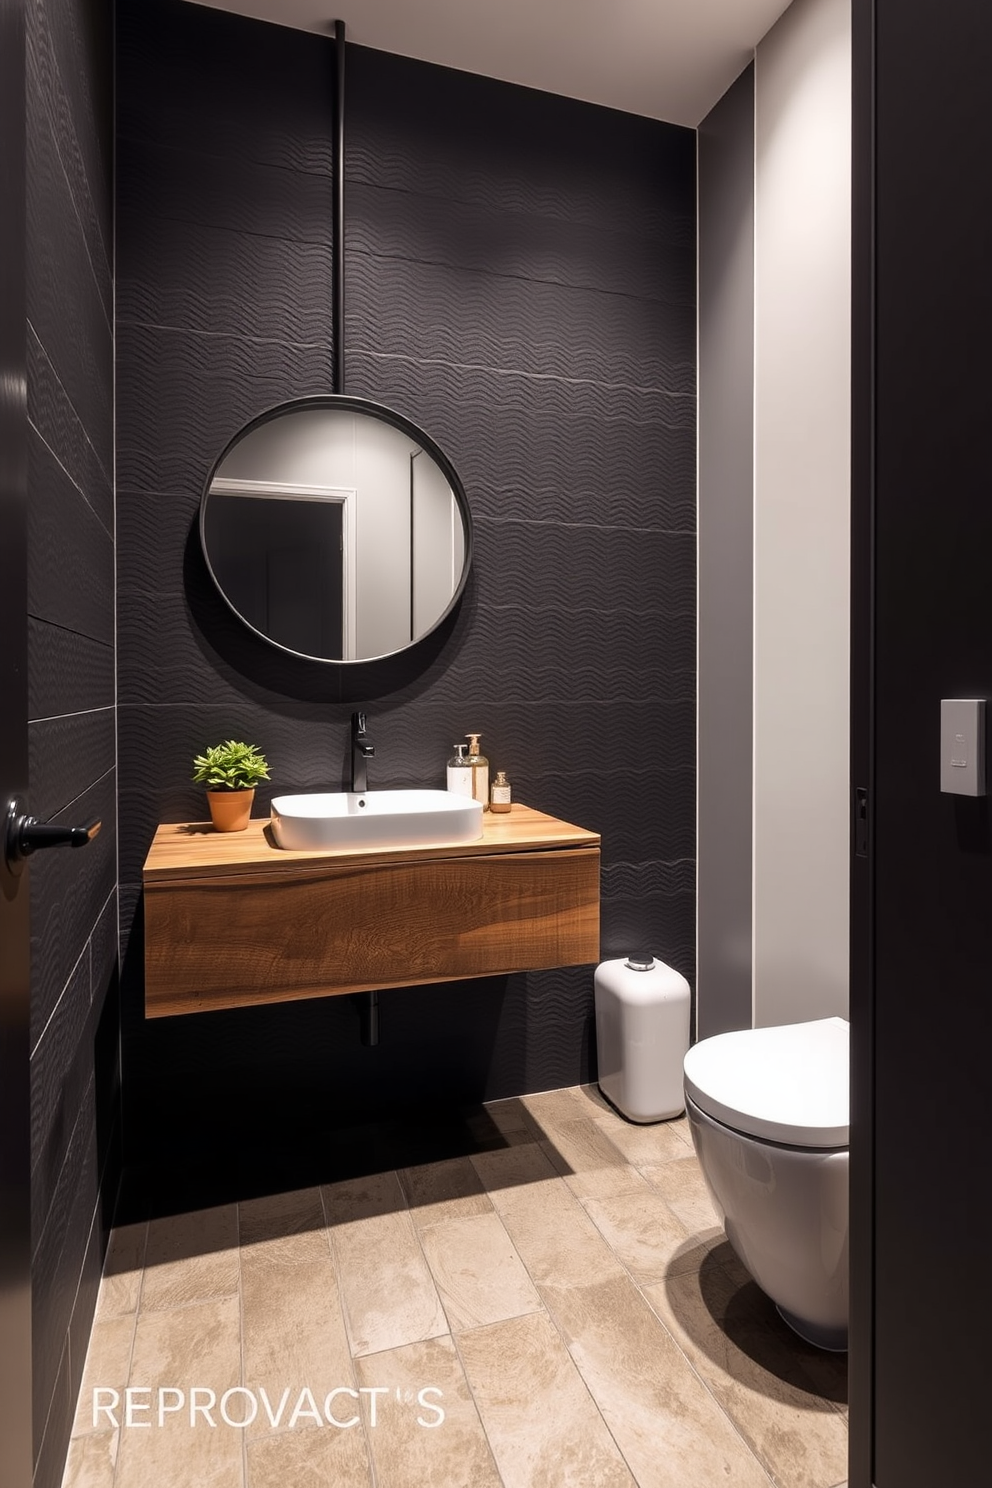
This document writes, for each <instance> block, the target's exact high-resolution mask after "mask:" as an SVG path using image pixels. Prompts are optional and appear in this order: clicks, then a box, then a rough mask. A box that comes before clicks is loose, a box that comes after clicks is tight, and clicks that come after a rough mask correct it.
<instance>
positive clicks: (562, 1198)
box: [493, 1178, 650, 1286]
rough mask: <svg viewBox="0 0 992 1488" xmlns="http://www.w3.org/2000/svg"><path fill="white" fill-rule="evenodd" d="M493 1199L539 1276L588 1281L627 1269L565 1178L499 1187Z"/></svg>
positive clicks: (536, 1277)
mask: <svg viewBox="0 0 992 1488" xmlns="http://www.w3.org/2000/svg"><path fill="white" fill-rule="evenodd" d="M648 1191H649V1192H650V1190H648ZM493 1200H494V1202H495V1203H496V1206H497V1208H498V1209H499V1212H500V1217H501V1218H502V1221H503V1225H504V1227H505V1229H506V1231H507V1234H508V1235H509V1236H510V1239H511V1240H512V1241H513V1244H514V1246H515V1248H516V1251H517V1254H518V1255H519V1256H520V1259H521V1260H522V1261H523V1263H524V1265H525V1266H526V1267H527V1270H528V1271H529V1272H530V1275H531V1277H532V1279H533V1280H534V1281H535V1282H542V1281H557V1282H559V1283H560V1284H561V1285H562V1286H582V1285H584V1284H585V1283H586V1282H588V1281H590V1280H592V1279H594V1278H597V1277H605V1276H611V1275H616V1276H619V1275H622V1273H623V1267H622V1266H621V1264H620V1262H619V1260H618V1259H617V1257H616V1256H615V1255H614V1253H613V1251H612V1250H611V1249H610V1247H609V1245H608V1244H607V1242H606V1241H605V1240H604V1239H603V1236H602V1235H601V1234H600V1232H599V1231H598V1230H597V1228H596V1226H595V1225H594V1224H593V1222H592V1220H591V1219H590V1218H589V1216H588V1214H587V1213H586V1211H585V1209H584V1208H583V1207H582V1205H581V1204H580V1202H579V1200H578V1199H577V1198H576V1197H575V1195H574V1194H573V1193H572V1191H571V1189H570V1188H569V1187H568V1185H567V1184H566V1183H565V1181H564V1179H562V1178H551V1179H545V1180H544V1181H542V1182H538V1183H534V1184H529V1185H528V1184H521V1185H520V1186H519V1187H509V1188H505V1189H497V1190H495V1191H494V1193H493Z"/></svg>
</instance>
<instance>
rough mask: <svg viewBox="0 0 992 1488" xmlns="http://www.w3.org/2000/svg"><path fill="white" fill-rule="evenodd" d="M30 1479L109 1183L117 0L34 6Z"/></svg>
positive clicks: (68, 1359)
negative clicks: (49, 840) (88, 829)
mask: <svg viewBox="0 0 992 1488" xmlns="http://www.w3.org/2000/svg"><path fill="white" fill-rule="evenodd" d="M27 16H28V30H27V79H28V88H27V151H28V195H27V308H28V326H27V343H28V344H27V352H28V414H29V439H30V445H29V471H28V478H29V487H28V491H29V509H28V510H29V518H28V521H29V526H28V610H29V622H28V623H29V656H28V672H29V675H28V684H29V707H30V720H29V730H28V732H29V750H30V797H31V800H30V804H31V810H32V811H33V812H34V814H35V815H37V816H38V817H40V818H41V819H43V820H55V821H63V822H74V821H89V820H91V819H92V818H94V817H99V818H101V819H102V821H103V830H102V832H101V834H100V836H99V837H98V838H97V839H96V840H95V842H93V843H92V844H91V845H90V846H89V847H87V848H86V849H85V851H83V852H72V853H65V852H61V853H60V852H55V853H47V854H43V855H41V856H39V857H38V858H35V859H34V860H33V861H32V865H31V961H32V989H31V992H32V1008H31V1015H32V1033H31V1044H32V1055H31V1123H32V1182H31V1189H32V1244H33V1262H32V1286H33V1313H34V1326H33V1372H34V1436H35V1457H36V1470H35V1483H36V1485H38V1488H48V1485H50V1484H52V1485H57V1484H58V1483H59V1482H60V1481H61V1477H62V1468H63V1465H64V1462H65V1453H66V1447H67V1443H68V1437H69V1431H70V1427H71V1420H72V1410H73V1407H74V1404H75V1399H76V1395H77V1392H78V1389H79V1383H80V1378H81V1374H82V1366H83V1361H84V1358H85V1352H86V1343H87V1339H88V1335H89V1328H90V1322H91V1319H92V1316H93V1309H94V1306H95V1302H96V1289H97V1285H98V1282H99V1275H100V1266H101V1263H102V1258H103V1252H104V1247H105V1236H106V1229H107V1224H108V1222H109V1218H110V1210H111V1208H112V1205H113V1201H114V1198H115V1196H116V1192H117V1186H118V1180H119V1170H120V1163H119V1156H118V1148H119V1142H120V1129H119V1128H120V1123H119V1120H118V1119H117V1111H118V1108H119V1094H120V1092H119V1071H118V1064H119V1059H118V1042H119V1039H118V1028H119V997H118V987H117V962H118V954H117V938H118V924H117V851H116V795H117V782H116V727H115V680H114V511H113V470H114V438H113V289H112V255H113V235H112V217H111V200H112V147H113V119H112V100H111V77H112V46H111V41H112V26H111V6H110V3H109V0H106V3H104V0H33V3H31V4H30V5H29V6H28V9H27Z"/></svg>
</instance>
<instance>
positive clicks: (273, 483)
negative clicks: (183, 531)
mask: <svg viewBox="0 0 992 1488" xmlns="http://www.w3.org/2000/svg"><path fill="white" fill-rule="evenodd" d="M200 538H201V541H202V543H203V552H204V555H205V557H206V560H207V567H208V568H209V570H210V574H211V576H212V578H213V581H214V583H215V584H216V585H217V588H218V589H219V590H220V592H221V594H222V595H223V597H224V599H225V600H226V601H227V603H228V604H229V605H230V607H231V609H232V610H233V611H234V613H235V614H236V615H237V616H238V617H239V618H240V619H241V620H243V621H244V623H245V624H246V625H247V626H249V627H250V628H251V629H252V630H253V631H255V632H256V634H257V635H260V636H262V637H263V638H264V639H265V640H267V641H270V642H271V643H272V645H274V646H279V647H281V649H282V650H284V651H291V652H293V654H294V655H296V656H304V657H308V658H310V659H312V660H314V661H339V662H348V661H374V660H377V659H379V658H380V657H384V656H392V655H395V653H396V652H397V651H402V650H404V649H405V648H406V647H407V646H411V645H413V643H414V642H415V641H419V640H422V639H423V637H424V636H426V635H428V634H429V633H430V632H431V631H432V630H434V629H435V627H436V626H438V625H439V624H440V623H441V621H442V620H443V619H444V617H445V616H446V615H447V614H448V612H449V611H450V610H451V609H452V607H453V606H454V604H455V603H456V602H457V600H458V598H459V596H460V595H461V592H462V590H463V589H464V587H465V581H466V579H467V577H468V570H469V564H470V562H471V557H472V518H471V515H470V513H469V509H468V503H467V501H466V499H465V492H464V490H463V488H462V484H461V481H460V480H459V479H458V476H457V474H456V473H455V470H454V468H453V466H452V465H451V462H450V461H449V460H448V459H447V458H446V456H445V455H444V454H442V452H441V450H439V449H438V447H437V445H436V444H435V443H434V441H433V440H432V439H430V438H429V437H428V436H427V435H426V434H424V433H423V432H422V430H420V429H418V428H417V427H416V425H414V424H411V423H410V422H409V420H408V419H405V418H403V417H402V415H401V414H398V413H394V412H393V411H392V410H391V409H389V408H382V407H381V406H380V405H379V404H376V403H369V402H366V401H365V400H364V399H361V398H347V397H343V396H337V395H333V396H332V395H328V396H326V397H319V398H301V399H299V400H297V401H296V402H293V403H283V404H280V406H279V407H277V408H273V409H270V410H269V411H268V412H267V413H263V414H261V415H260V416H259V417H258V418H256V419H253V420H252V422H251V423H250V424H248V425H247V426H246V427H245V428H244V429H242V430H241V432H240V433H239V434H237V435H236V436H235V438H234V439H232V440H231V443H230V444H229V445H228V446H227V448H226V449H225V450H224V452H223V454H222V455H221V457H220V459H219V460H218V461H217V463H216V465H215V466H214V469H213V471H212V472H211V475H210V477H209V479H208V481H207V485H206V489H205V491H204V494H203V499H202V501H201V503H200Z"/></svg>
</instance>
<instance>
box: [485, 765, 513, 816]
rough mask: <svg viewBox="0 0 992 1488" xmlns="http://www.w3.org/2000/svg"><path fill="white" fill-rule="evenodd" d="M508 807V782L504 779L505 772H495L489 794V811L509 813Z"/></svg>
mask: <svg viewBox="0 0 992 1488" xmlns="http://www.w3.org/2000/svg"><path fill="white" fill-rule="evenodd" d="M510 806H511V801H510V782H509V781H508V780H507V778H506V771H505V770H497V771H496V779H495V780H494V781H493V788H492V790H491V791H490V793H489V809H490V811H509V810H510Z"/></svg>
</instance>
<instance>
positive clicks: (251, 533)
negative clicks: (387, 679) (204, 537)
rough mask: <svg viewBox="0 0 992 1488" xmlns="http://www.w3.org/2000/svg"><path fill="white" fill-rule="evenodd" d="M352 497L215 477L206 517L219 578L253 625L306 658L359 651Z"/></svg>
mask: <svg viewBox="0 0 992 1488" xmlns="http://www.w3.org/2000/svg"><path fill="white" fill-rule="evenodd" d="M246 497H247V498H250V499H248V500H246V499H245V498H246ZM352 497H353V492H350V491H346V490H333V491H332V490H317V489H309V490H308V489H306V488H303V487H299V488H296V489H295V490H294V489H292V488H289V487H278V488H277V487H275V486H267V485H266V484H265V483H263V482H258V483H249V482H243V481H231V482H226V481H220V480H215V482H214V487H213V492H212V500H211V503H210V509H209V514H208V519H207V520H208V528H209V531H208V540H209V543H210V553H211V561H212V565H213V568H214V573H215V577H216V579H217V581H218V583H219V584H220V585H221V587H222V589H223V590H224V593H225V594H226V595H227V597H228V599H229V600H230V602H231V603H232V604H233V605H234V607H235V609H236V610H237V611H238V612H239V614H240V615H241V616H242V617H243V618H244V619H245V620H246V621H247V622H248V624H249V625H251V626H252V627H253V628H254V629H255V630H257V631H259V632H260V633H261V634H262V635H264V636H267V637H268V638H270V639H271V640H274V641H275V642H276V643H277V644H278V645H280V646H285V647H286V648H287V649H288V650H290V651H295V652H298V653H300V654H302V655H304V656H319V657H337V658H340V659H342V660H347V659H348V658H349V657H350V656H353V655H354V615H353V606H354V587H355V586H354V579H353V571H354V561H353V560H354V552H353V535H354V522H353V521H349V517H350V516H351V512H350V506H351V500H350V498H352ZM349 537H351V538H352V541H351V542H349ZM349 560H350V561H349ZM349 570H350V571H349Z"/></svg>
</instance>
